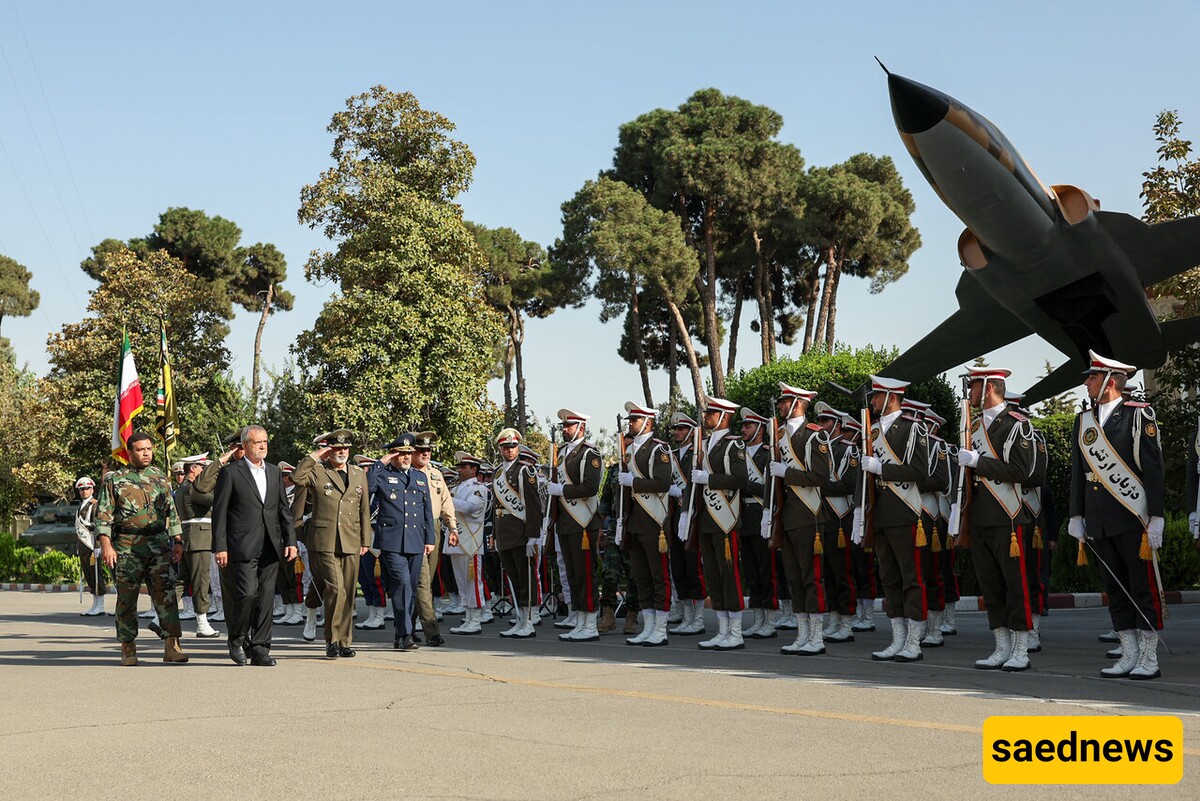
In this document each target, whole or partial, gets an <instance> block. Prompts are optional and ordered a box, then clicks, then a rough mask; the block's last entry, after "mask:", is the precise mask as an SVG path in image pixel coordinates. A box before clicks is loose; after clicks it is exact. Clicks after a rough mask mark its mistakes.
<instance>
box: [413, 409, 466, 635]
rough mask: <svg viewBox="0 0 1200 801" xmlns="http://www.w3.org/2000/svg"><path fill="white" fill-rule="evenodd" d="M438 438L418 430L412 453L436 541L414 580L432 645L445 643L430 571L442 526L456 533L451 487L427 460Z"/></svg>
mask: <svg viewBox="0 0 1200 801" xmlns="http://www.w3.org/2000/svg"><path fill="white" fill-rule="evenodd" d="M436 442H437V434H435V433H433V432H432V431H419V432H417V434H416V445H415V447H416V451H415V452H414V453H413V467H415V468H416V469H418V470H420V471H421V472H423V473H424V474H425V478H426V480H427V481H428V482H429V497H430V499H432V501H433V522H434V526H433V528H434V537H435V538H436V539H435V542H434V546H433V552H432V553H430V554H428V555H427V556H426V557H425V566H424V567H422V568H421V580H420V581H419V582H418V583H417V594H416V600H417V614H418V615H419V616H420V618H421V630H422V631H424V632H425V642H426V644H427V645H430V646H432V647H434V648H437V647H438V646H440V645H445V644H446V638H445V637H443V636H442V634H441V629H440V628H439V627H438V619H437V611H436V610H435V609H434V607H433V574H434V573H436V572H437V566H438V562H439V561H440V560H441V551H442V528H443V527H445V528H446V531H447V533H449V534H456V535H457V534H458V520H457V519H456V518H455V516H454V500H453V499H452V498H451V497H450V488H449V487H447V486H446V478H445V476H443V475H442V471H441V470H440V469H439V468H437V467H436V466H434V465H432V464H430V461H431V460H432V458H433V446H434V444H435V443H436Z"/></svg>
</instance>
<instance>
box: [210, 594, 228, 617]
mask: <svg viewBox="0 0 1200 801" xmlns="http://www.w3.org/2000/svg"><path fill="white" fill-rule="evenodd" d="M211 606H212V608H211V609H209V612H208V619H209V621H211V622H213V623H224V622H225V606H224V605H223V604H222V603H221V599H220V598H218V597H216V596H213V600H212V604H211Z"/></svg>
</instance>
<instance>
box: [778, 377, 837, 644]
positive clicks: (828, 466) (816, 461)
mask: <svg viewBox="0 0 1200 801" xmlns="http://www.w3.org/2000/svg"><path fill="white" fill-rule="evenodd" d="M816 396H817V393H815V392H812V391H809V390H807V389H800V388H799V387H793V386H790V385H788V384H785V383H784V382H782V381H780V382H779V397H778V398H777V399H776V412H777V413H778V414H779V416H780V417H782V418H783V420H784V427H783V428H782V429H781V430H780V431H779V452H780V457H781V459H780V461H772V462H771V466H770V471H771V477H772V478H778V479H781V480H782V481H783V486H784V492H783V497H782V498H780V499H779V500H778V501H776V502H775V503H776V512H774V514H779V515H780V523H781V525H780V526H779V527H780V528H781V529H782V531H783V541H782V542H781V543H779V545H780V546H781V548H782V551H783V566H784V571H785V572H786V574H787V579H788V585H789V589H790V591H791V596H792V605H793V608H794V609H795V611H796V620H797V623H798V625H797V628H796V640H795V642H793V643H792V644H791V645H785V646H783V647H782V648H780V649H779V652H780V653H782V654H789V655H800V656H814V655H817V654H823V653H825V634H824V631H823V630H822V625H823V623H824V613H825V611H826V609H827V608H828V599H827V597H826V595H825V583H824V580H823V577H822V570H821V569H822V565H821V560H822V550H823V549H822V547H821V523H822V521H823V520H824V519H825V517H826V516H827V514H828V513H827V512H826V511H825V508H824V502H823V501H822V497H821V491H822V488H824V487H825V486H827V485H828V484H829V482H830V479H831V477H832V473H833V463H832V456H831V455H830V452H829V435H828V434H827V433H826V432H825V429H823V428H822V427H821V426H820V425H819V424H817V423H815V422H811V421H809V420H808V419H807V417H806V414H807V412H808V407H809V404H810V403H812V401H813V399H814V398H815V397H816ZM771 523H772V524H773V523H774V521H773V520H772V521H771Z"/></svg>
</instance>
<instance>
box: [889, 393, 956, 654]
mask: <svg viewBox="0 0 1200 801" xmlns="http://www.w3.org/2000/svg"><path fill="white" fill-rule="evenodd" d="M900 408H901V409H902V411H903V412H904V414H905V415H906V416H909V417H912V418H914V419H915V420H917V421H918V422H919V423H920V424H921V426H922V427H923V428H924V429H925V434H926V436H927V437H928V442H929V464H928V470H929V475H927V476H926V477H925V478H923V479H921V480H920V481H918V482H917V489H919V490H920V491H921V521H920V522H919V523H918V524H917V528H918V534H917V539H918V541H920V540H921V539H922V538H923V539H924V540H925V544H926V547H923V548H920V558H921V563H920V564H919V565H918V568H919V569H920V571H921V583H922V584H924V585H925V611H926V619H925V635H924V636H923V637H922V638H921V647H922V648H941V647H942V646H943V645H945V644H946V642H945V640H944V639H943V635H942V630H941V625H942V621H943V619H944V617H945V611H946V593H945V592H944V590H943V580H942V553H943V551H944V548H943V544H944V543H943V540H946V539H947V538H946V536H945V535H946V527H945V526H942V525H940V524H939V519H940V518H941V515H942V506H941V500H940V499H941V497H942V495H943V493H945V492H946V491H947V490H949V489H950V484H951V472H952V471H951V469H950V461H949V459H950V457H949V454H948V452H946V451H945V450H944V449H943V447H942V446H944V445H945V442H944V441H943V440H942V439H941V438H938V437H933V436H931V435H930V434H929V423H928V422H927V421H926V415H928V414H929V413H930V411H931V408H930V405H929V404H928V403H924V402H922V401H918V400H913V399H911V398H905V399H904V402H903V403H901V404H900ZM922 534H923V535H924V537H922Z"/></svg>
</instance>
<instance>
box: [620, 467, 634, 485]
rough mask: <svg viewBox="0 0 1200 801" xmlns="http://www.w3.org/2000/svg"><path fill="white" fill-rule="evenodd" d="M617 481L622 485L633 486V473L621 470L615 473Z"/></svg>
mask: <svg viewBox="0 0 1200 801" xmlns="http://www.w3.org/2000/svg"><path fill="white" fill-rule="evenodd" d="M617 481H618V482H619V483H620V484H621V486H622V487H632V486H633V473H632V472H630V471H629V470H622V471H621V472H620V473H617Z"/></svg>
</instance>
